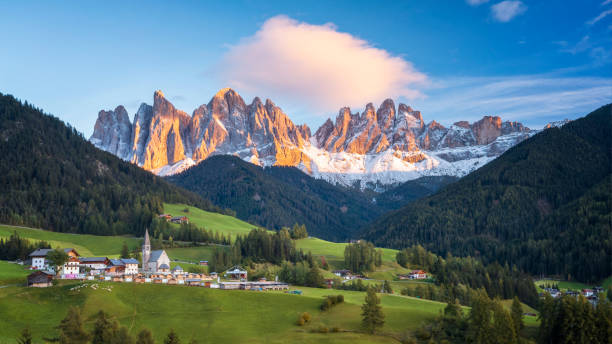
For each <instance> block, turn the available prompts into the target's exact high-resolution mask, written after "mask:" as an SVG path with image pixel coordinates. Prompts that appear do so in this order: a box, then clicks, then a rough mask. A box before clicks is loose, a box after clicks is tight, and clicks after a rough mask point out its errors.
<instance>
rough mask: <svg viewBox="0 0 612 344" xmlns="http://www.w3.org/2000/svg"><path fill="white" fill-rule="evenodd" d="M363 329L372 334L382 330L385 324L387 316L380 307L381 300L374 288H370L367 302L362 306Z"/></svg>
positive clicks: (366, 298)
mask: <svg viewBox="0 0 612 344" xmlns="http://www.w3.org/2000/svg"><path fill="white" fill-rule="evenodd" d="M361 316H362V320H361V328H362V329H363V330H364V331H365V332H367V333H370V334H373V333H375V332H376V331H377V330H379V329H381V328H382V327H383V325H384V324H385V315H384V313H383V311H382V307H381V306H380V298H379V297H378V296H377V295H376V291H375V290H374V288H368V292H367V294H366V297H365V302H364V304H363V305H362V306H361Z"/></svg>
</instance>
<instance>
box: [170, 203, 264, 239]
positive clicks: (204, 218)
mask: <svg viewBox="0 0 612 344" xmlns="http://www.w3.org/2000/svg"><path fill="white" fill-rule="evenodd" d="M186 208H187V209H189V211H188V212H185V211H184V210H185V209H186ZM164 213H168V214H172V216H181V215H185V216H187V217H188V218H189V221H190V222H191V223H193V224H195V225H196V226H198V227H200V228H205V229H206V230H209V229H212V230H213V232H219V233H223V234H226V235H227V234H230V235H232V236H235V235H236V234H248V233H249V232H250V231H251V229H253V228H256V227H257V226H255V225H252V224H250V223H247V222H244V221H242V220H239V219H237V218H235V217H232V216H229V215H223V214H219V213H212V212H209V211H205V210H202V209H200V208H196V207H192V206H188V205H185V204H172V203H164Z"/></svg>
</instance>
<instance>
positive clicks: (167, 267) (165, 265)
mask: <svg viewBox="0 0 612 344" xmlns="http://www.w3.org/2000/svg"><path fill="white" fill-rule="evenodd" d="M159 268H160V269H170V267H169V266H168V264H162V265H160V266H159Z"/></svg>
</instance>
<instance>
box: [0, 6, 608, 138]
mask: <svg viewBox="0 0 612 344" xmlns="http://www.w3.org/2000/svg"><path fill="white" fill-rule="evenodd" d="M0 32H2V33H3V34H2V44H0V92H2V93H6V94H12V95H14V96H15V97H17V98H18V99H21V100H27V101H28V102H30V103H32V104H34V105H36V106H37V107H39V108H42V109H43V110H44V111H45V112H47V113H51V114H53V115H55V116H58V117H59V118H61V119H62V120H64V121H66V122H68V123H70V124H71V125H72V126H74V127H76V128H77V129H78V130H79V131H81V132H82V133H83V134H84V135H85V136H86V137H89V136H90V135H91V133H92V132H93V126H94V123H95V120H96V118H97V114H98V111H100V110H102V109H104V110H107V109H114V108H115V107H116V106H117V105H124V106H125V107H126V109H127V110H128V113H129V114H130V116H131V117H132V116H133V115H134V113H135V112H136V110H137V108H138V106H139V105H140V103H142V102H146V103H149V104H151V103H152V101H153V93H154V91H155V90H158V89H160V90H162V91H163V92H164V94H165V95H166V97H167V98H168V99H169V100H170V101H171V102H173V103H174V105H175V106H176V107H177V108H179V109H182V110H184V111H186V112H187V113H191V112H192V111H193V110H194V109H195V108H197V107H198V106H199V105H201V104H205V103H208V102H209V100H210V99H211V97H212V96H213V95H214V94H215V93H216V92H217V91H218V90H220V89H222V88H225V87H231V88H233V89H234V90H236V91H237V92H238V93H239V94H241V95H242V96H243V98H244V99H245V101H246V102H247V103H250V102H251V100H252V99H253V97H255V96H259V97H261V98H262V99H265V98H270V99H271V100H273V101H274V102H275V103H276V104H277V105H278V106H280V107H281V108H283V110H284V111H285V113H287V114H288V115H289V116H290V118H291V119H292V120H293V121H294V122H295V123H297V124H299V123H306V124H308V125H309V126H310V127H311V129H312V130H313V132H314V131H315V130H316V128H318V126H319V125H320V124H322V123H323V122H324V121H325V120H326V119H327V118H328V117H331V118H332V119H333V118H335V116H336V115H337V113H338V110H339V109H340V108H341V107H343V106H350V107H351V109H352V111H353V112H357V111H362V110H363V108H364V107H365V105H366V104H367V103H369V102H372V103H374V104H375V105H379V104H381V103H382V101H383V100H384V99H386V98H392V99H394V100H395V101H396V104H397V103H399V102H403V103H406V104H408V105H410V106H412V107H413V108H415V109H418V110H421V112H422V114H423V117H424V119H425V121H427V122H429V121H430V120H434V119H435V120H436V121H438V122H441V123H442V124H445V125H450V124H452V123H453V122H455V121H459V120H469V121H475V120H478V119H480V118H482V116H484V115H498V116H500V117H502V119H504V120H512V121H520V122H522V123H524V124H525V125H527V126H529V127H531V128H541V127H542V126H543V125H545V124H546V123H548V122H550V121H555V120H560V119H565V118H569V119H575V118H578V117H581V116H584V115H586V114H587V113H589V112H590V111H592V110H594V109H596V108H598V107H599V106H601V105H604V104H607V103H610V102H612V0H596V1H595V0H593V1H591V0H583V1H558V0H556V1H548V0H538V1H535V0H534V1H529V0H522V1H518V0H506V1H500V0H488V1H487V0H454V1H451V0H447V1H409V0H405V1H389V2H379V1H358V0H352V1H313V2H310V1H301V2H297V1H296V2H292V1H265V2H264V1H225V2H204V1H198V2H188V1H183V2H162V1H159V2H158V1H146V2H145V1H142V2H138V1H130V2H119V1H116V2H115V1H104V2H83V1H81V2H77V1H75V2H71V1H57V2H42V1H41V2H37V1H27V2H26V1H0Z"/></svg>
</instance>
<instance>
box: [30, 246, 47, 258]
mask: <svg viewBox="0 0 612 344" xmlns="http://www.w3.org/2000/svg"><path fill="white" fill-rule="evenodd" d="M49 251H52V249H50V248H39V249H38V250H36V251H34V252H32V253H30V257H46V256H47V253H49Z"/></svg>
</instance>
